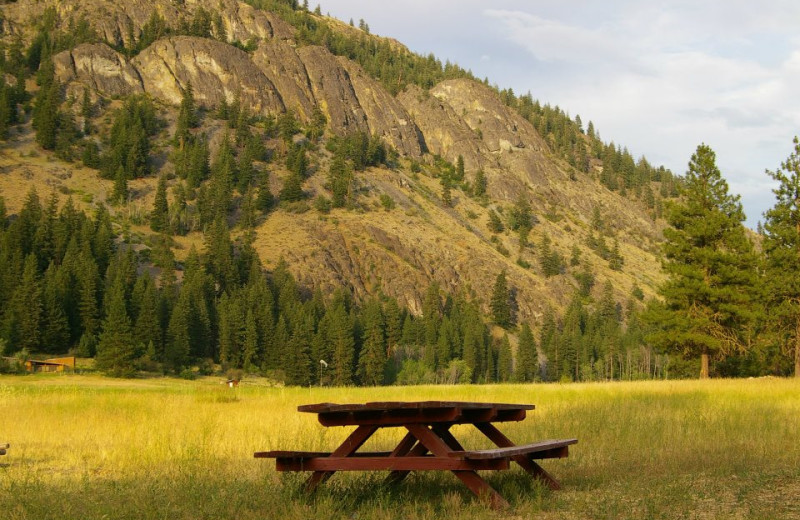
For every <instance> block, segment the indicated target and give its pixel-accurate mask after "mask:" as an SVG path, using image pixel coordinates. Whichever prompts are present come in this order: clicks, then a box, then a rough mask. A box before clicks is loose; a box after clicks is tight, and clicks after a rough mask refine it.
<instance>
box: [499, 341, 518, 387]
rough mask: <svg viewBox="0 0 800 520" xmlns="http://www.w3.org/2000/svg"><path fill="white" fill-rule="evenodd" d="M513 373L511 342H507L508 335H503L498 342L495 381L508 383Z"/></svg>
mask: <svg viewBox="0 0 800 520" xmlns="http://www.w3.org/2000/svg"><path fill="white" fill-rule="evenodd" d="M513 373H514V361H513V358H512V356H511V342H510V341H509V340H508V334H503V339H502V340H500V346H499V347H498V349H497V380H498V381H500V382H506V381H510V380H511V375H512V374H513Z"/></svg>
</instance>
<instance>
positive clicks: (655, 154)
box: [311, 0, 800, 226]
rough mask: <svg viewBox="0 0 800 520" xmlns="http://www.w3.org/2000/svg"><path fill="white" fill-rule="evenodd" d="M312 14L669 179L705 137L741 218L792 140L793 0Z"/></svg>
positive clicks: (798, 119) (452, 3)
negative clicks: (484, 85)
mask: <svg viewBox="0 0 800 520" xmlns="http://www.w3.org/2000/svg"><path fill="white" fill-rule="evenodd" d="M311 5H312V7H313V6H315V5H316V3H314V1H313V0H312V1H311ZM321 8H322V12H323V13H330V14H331V15H332V16H335V17H336V18H339V19H341V20H344V21H349V20H350V19H351V18H352V19H354V20H355V22H356V24H357V23H358V20H359V19H361V18H363V19H364V20H365V21H366V22H367V23H368V24H369V27H370V30H371V32H372V33H376V34H380V35H383V36H389V37H393V38H396V39H398V40H400V41H401V42H403V43H404V44H406V45H407V46H408V47H409V48H410V49H411V50H413V51H415V52H418V53H421V54H428V53H429V52H432V53H434V54H435V55H436V56H437V57H438V58H440V59H441V60H442V61H444V60H446V59H449V60H450V61H452V62H456V63H458V64H459V65H461V66H462V67H464V68H467V69H470V70H472V72H473V73H474V74H475V75H476V76H478V77H480V78H483V77H488V78H489V80H490V81H491V82H492V83H494V84H497V85H498V86H500V87H501V88H506V87H511V88H513V89H514V92H516V93H518V94H522V93H525V92H527V91H530V92H531V94H532V95H533V97H534V98H536V99H538V100H540V101H541V102H544V103H550V104H552V105H559V106H560V107H561V108H563V109H564V110H566V111H567V112H568V113H569V114H570V115H572V116H574V115H575V114H580V116H581V119H582V120H583V122H584V124H586V123H588V121H590V120H591V121H593V123H594V125H595V128H596V129H597V130H598V131H599V132H600V135H601V137H602V138H603V140H605V141H609V140H613V141H614V142H615V143H619V144H622V145H624V146H627V147H628V149H629V150H630V152H631V153H632V154H634V156H639V155H645V156H646V157H647V158H648V160H650V162H652V163H654V164H663V165H665V166H667V167H668V168H670V169H672V170H673V171H674V172H675V173H679V174H682V173H684V172H685V170H686V165H687V163H688V161H689V158H690V156H691V154H692V153H693V152H694V150H695V149H696V147H697V145H698V144H700V143H701V142H704V143H706V144H708V145H709V146H711V148H712V149H714V151H715V152H716V154H717V165H718V166H719V168H720V170H721V171H722V173H723V175H724V176H725V178H726V179H727V180H728V183H729V184H730V187H731V191H732V192H733V193H738V194H741V196H742V202H743V204H744V208H745V212H746V213H747V216H748V221H747V222H748V224H749V225H750V226H755V224H756V222H757V221H758V220H761V219H762V217H761V214H762V213H763V212H764V211H765V210H766V209H768V208H769V207H771V206H772V204H773V202H774V196H773V194H772V192H771V188H772V183H771V180H770V179H769V178H768V177H767V175H766V174H765V173H764V170H766V169H770V170H774V169H776V168H777V167H778V166H779V165H780V163H781V162H782V161H784V160H785V159H786V158H787V157H788V155H789V153H790V152H791V151H792V138H793V137H794V136H795V135H797V134H800V2H797V1H796V0H762V1H761V2H753V1H752V0H748V1H743V0H728V1H702V0H697V1H688V0H687V1H661V2H641V1H638V2H637V1H634V0H610V1H608V2H597V1H592V0H580V1H565V2H552V1H544V0H527V1H525V0H494V1H492V2H486V1H478V0H395V1H393V2H384V1H372V2H364V1H363V0H360V1H359V0H323V1H322V2H321Z"/></svg>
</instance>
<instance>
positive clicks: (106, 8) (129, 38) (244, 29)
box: [3, 0, 294, 47]
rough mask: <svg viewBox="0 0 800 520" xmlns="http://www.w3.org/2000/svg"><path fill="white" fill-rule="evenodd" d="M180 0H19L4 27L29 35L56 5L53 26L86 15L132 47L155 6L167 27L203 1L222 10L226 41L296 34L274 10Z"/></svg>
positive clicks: (232, 1)
mask: <svg viewBox="0 0 800 520" xmlns="http://www.w3.org/2000/svg"><path fill="white" fill-rule="evenodd" d="M181 4H182V5H181V6H180V8H179V7H178V6H177V5H176V4H175V3H173V2H171V1H162V2H154V1H152V0H126V1H124V2H109V1H107V0H19V1H17V2H15V3H13V4H9V5H7V6H5V7H4V10H3V12H4V21H3V32H4V34H13V35H17V36H20V37H22V38H23V39H24V40H25V41H30V39H31V38H32V37H33V34H34V28H33V26H32V24H30V20H33V19H35V18H36V17H37V16H41V13H42V12H43V11H44V9H46V8H47V7H55V8H56V13H57V14H58V20H57V24H56V27H57V28H60V29H67V28H68V26H69V23H70V21H73V22H74V21H77V20H78V19H80V18H81V17H85V19H86V20H88V21H89V23H90V24H91V26H92V27H93V28H94V29H95V30H96V31H97V32H98V34H99V35H100V37H101V38H102V39H104V40H105V41H107V42H110V43H112V44H114V45H121V46H126V47H131V44H132V43H135V40H136V39H138V37H139V34H140V33H141V31H142V27H143V26H144V25H145V24H146V23H147V22H148V20H150V17H151V16H152V14H153V12H154V11H155V12H157V13H158V14H159V15H160V16H161V17H162V18H164V20H165V22H166V23H167V25H168V26H169V27H172V28H175V27H177V24H178V23H179V21H180V20H181V19H182V18H184V19H186V18H190V17H191V16H193V15H194V13H195V12H196V11H197V10H198V9H199V8H200V7H202V8H203V9H205V10H206V11H209V12H212V13H214V12H217V13H219V14H220V16H221V17H222V21H223V25H224V27H225V32H226V35H225V39H227V40H229V41H233V40H238V41H242V42H245V41H247V40H249V39H251V38H260V39H268V38H279V39H287V38H292V37H293V35H294V28H293V27H292V26H291V25H289V24H288V23H286V22H284V21H283V20H281V19H280V18H279V17H277V16H275V15H274V14H273V13H270V12H266V11H261V10H258V9H255V8H253V7H252V6H250V5H248V4H245V3H243V2H237V1H236V0H184V1H183V2H181ZM222 36H223V35H217V37H222Z"/></svg>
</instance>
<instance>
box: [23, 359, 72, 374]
mask: <svg viewBox="0 0 800 520" xmlns="http://www.w3.org/2000/svg"><path fill="white" fill-rule="evenodd" d="M25 370H27V371H28V372H64V371H65V370H75V357H74V356H70V357H61V358H51V359H44V360H38V359H29V360H27V361H26V362H25Z"/></svg>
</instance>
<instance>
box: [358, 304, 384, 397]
mask: <svg viewBox="0 0 800 520" xmlns="http://www.w3.org/2000/svg"><path fill="white" fill-rule="evenodd" d="M363 315H364V316H363V318H364V346H363V348H362V349H361V354H360V358H359V360H358V365H359V373H360V377H361V382H362V383H363V384H365V385H381V384H383V382H384V381H383V369H384V366H385V365H386V322H385V320H384V316H383V309H382V308H381V304H380V301H378V300H376V299H371V300H369V301H367V303H366V304H365V305H364V313H363Z"/></svg>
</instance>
